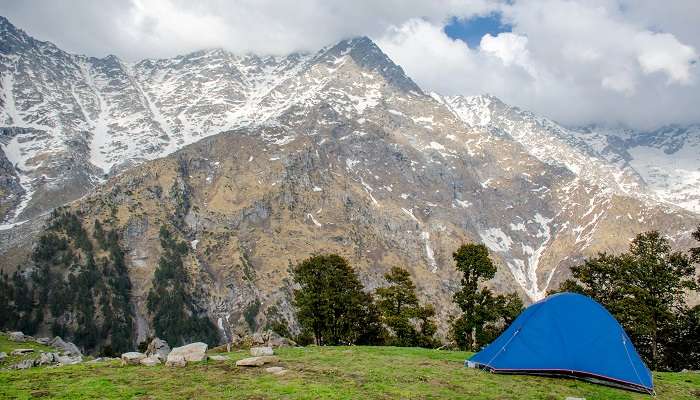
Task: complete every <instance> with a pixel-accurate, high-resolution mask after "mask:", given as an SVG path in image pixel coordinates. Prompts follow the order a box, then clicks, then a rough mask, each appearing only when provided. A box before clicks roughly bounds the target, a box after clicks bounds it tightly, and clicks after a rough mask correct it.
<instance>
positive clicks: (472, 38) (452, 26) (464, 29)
mask: <svg viewBox="0 0 700 400" xmlns="http://www.w3.org/2000/svg"><path fill="white" fill-rule="evenodd" d="M444 31H445V34H447V36H449V37H451V38H452V39H460V40H462V41H464V42H466V43H467V44H468V45H469V47H471V48H476V47H478V46H479V42H480V41H481V38H482V37H483V36H484V35H485V34H487V33H490V34H491V35H493V36H496V35H498V34H499V33H501V32H510V31H511V27H510V26H509V25H507V24H503V23H502V21H501V15H500V14H498V13H493V14H489V15H487V16H484V17H473V18H469V19H460V18H455V17H453V18H452V19H450V21H449V22H448V23H447V25H445V28H444Z"/></svg>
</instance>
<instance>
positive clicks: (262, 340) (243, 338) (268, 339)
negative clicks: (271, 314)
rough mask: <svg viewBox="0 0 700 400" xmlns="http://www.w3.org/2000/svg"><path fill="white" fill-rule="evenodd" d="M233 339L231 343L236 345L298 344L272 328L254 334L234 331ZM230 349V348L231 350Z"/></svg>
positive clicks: (283, 345)
mask: <svg viewBox="0 0 700 400" xmlns="http://www.w3.org/2000/svg"><path fill="white" fill-rule="evenodd" d="M232 335H233V337H232V339H231V342H230V343H229V346H230V345H233V346H234V347H238V348H247V347H273V348H276V347H291V346H296V342H294V341H293V340H290V339H287V338H285V337H282V336H280V335H278V334H277V333H275V332H274V331H272V330H267V331H265V332H261V333H255V334H253V335H252V336H251V335H249V334H246V333H244V332H232ZM229 351H230V350H229Z"/></svg>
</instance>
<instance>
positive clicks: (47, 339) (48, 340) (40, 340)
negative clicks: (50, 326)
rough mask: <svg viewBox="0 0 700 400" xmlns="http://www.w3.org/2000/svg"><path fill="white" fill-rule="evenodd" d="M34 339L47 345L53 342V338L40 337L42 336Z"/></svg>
mask: <svg viewBox="0 0 700 400" xmlns="http://www.w3.org/2000/svg"><path fill="white" fill-rule="evenodd" d="M34 341H35V342H37V343H39V344H43V345H45V346H48V344H49V343H51V338H47V337H40V338H36V339H35V340H34Z"/></svg>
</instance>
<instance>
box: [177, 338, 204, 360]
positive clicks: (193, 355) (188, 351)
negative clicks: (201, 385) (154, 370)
mask: <svg viewBox="0 0 700 400" xmlns="http://www.w3.org/2000/svg"><path fill="white" fill-rule="evenodd" d="M207 347H208V346H207V344H206V343H202V342H196V343H190V344H187V345H184V346H181V347H176V348H174V349H173V350H172V351H171V352H170V354H168V357H170V355H176V356H182V357H183V358H184V359H185V361H203V360H205V359H206V358H207V355H206V352H207Z"/></svg>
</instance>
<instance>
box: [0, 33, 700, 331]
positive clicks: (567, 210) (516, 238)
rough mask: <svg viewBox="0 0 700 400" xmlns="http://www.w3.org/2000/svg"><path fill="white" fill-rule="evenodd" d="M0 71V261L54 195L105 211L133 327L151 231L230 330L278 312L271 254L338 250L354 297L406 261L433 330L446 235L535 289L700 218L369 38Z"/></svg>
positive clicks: (23, 243) (635, 177) (24, 63)
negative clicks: (355, 281) (124, 272)
mask: <svg viewBox="0 0 700 400" xmlns="http://www.w3.org/2000/svg"><path fill="white" fill-rule="evenodd" d="M353 52H354V53H353ZM34 57H38V58H37V59H34ZM358 60H359V61H358ZM51 71H53V72H51ZM44 72H46V73H44ZM0 76H2V81H0V82H2V93H3V97H2V101H3V102H2V111H3V114H2V115H4V118H3V122H4V124H5V125H7V124H8V123H10V124H11V126H10V127H6V128H3V129H2V130H1V131H0V133H2V135H0V142H1V143H2V145H1V146H0V150H2V151H3V154H4V155H5V157H4V158H2V157H0V162H2V163H0V174H2V175H0V183H3V182H6V183H3V184H2V187H1V189H2V192H0V196H2V198H3V207H4V206H5V205H6V204H9V205H10V206H9V207H7V209H6V210H5V211H4V213H5V214H4V216H5V218H4V219H5V222H6V225H5V226H4V227H3V228H4V229H2V230H0V239H2V240H0V242H2V245H0V254H3V255H4V256H5V258H4V260H5V261H4V262H3V265H0V267H2V268H1V269H3V270H11V269H13V268H16V267H17V265H21V264H23V263H26V258H22V257H26V255H27V254H28V253H29V251H30V250H31V241H32V238H34V237H36V234H38V232H39V231H40V230H41V225H42V221H41V218H45V217H42V216H44V215H45V214H46V212H47V211H48V210H51V209H52V208H54V207H57V206H62V205H65V204H68V206H69V208H70V209H71V210H74V211H76V212H78V213H79V214H80V215H81V218H82V219H83V222H84V224H85V225H86V226H91V225H90V224H91V223H92V222H94V221H95V220H101V221H107V220H109V221H112V222H111V223H112V224H113V228H114V229H117V231H119V232H121V233H122V235H123V239H122V242H123V245H124V247H125V249H126V252H125V257H126V259H127V261H128V263H127V264H128V266H129V274H130V276H131V279H132V281H133V284H134V289H133V299H132V300H133V303H134V308H135V310H136V311H137V321H138V323H137V326H138V337H139V338H140V339H143V338H145V337H147V336H148V334H149V333H150V332H151V327H150V325H149V315H148V312H147V310H146V306H145V296H146V293H147V292H148V289H149V288H150V285H151V278H152V275H153V270H154V267H155V265H157V261H158V257H159V255H160V251H161V250H160V249H159V247H158V230H159V228H160V226H165V227H168V228H171V229H172V230H173V231H174V232H176V234H177V235H178V237H180V238H181V239H182V240H186V241H187V242H188V243H190V247H191V250H190V251H191V254H190V256H189V257H188V258H187V260H186V265H187V270H188V271H189V273H191V274H192V275H193V277H194V278H195V279H193V280H192V281H193V282H195V287H194V288H193V291H194V293H196V296H195V297H196V300H197V301H198V304H199V305H200V306H201V308H202V309H203V310H206V312H207V314H208V315H209V317H210V318H211V319H212V321H216V322H217V325H218V326H219V328H220V330H221V333H222V335H224V336H226V337H231V335H232V334H233V333H234V331H236V330H237V329H242V327H245V326H246V325H245V321H244V319H243V318H242V315H243V312H244V310H246V309H247V308H248V307H250V305H251V304H252V303H253V302H254V301H255V300H256V299H257V300H260V301H261V303H262V306H261V310H260V313H259V315H258V316H257V318H258V319H259V320H260V322H261V323H263V322H264V321H265V319H266V318H267V317H266V315H265V313H266V312H267V311H269V310H271V307H272V306H275V307H276V308H277V309H278V310H279V311H280V312H281V313H282V314H283V315H284V319H285V320H286V321H287V322H288V323H289V324H290V326H292V327H294V326H296V325H295V320H294V316H293V308H292V306H291V298H290V293H291V292H290V291H289V288H290V287H291V286H290V285H291V283H290V282H289V275H288V271H287V267H288V266H289V264H290V263H294V262H297V261H300V260H301V259H302V258H303V257H305V256H308V255H311V254H314V253H318V252H327V251H334V252H338V253H339V254H342V255H344V256H346V257H347V258H348V259H349V260H350V261H351V263H352V264H353V265H354V266H356V268H357V269H358V272H359V273H360V278H361V280H362V281H363V283H364V284H365V286H366V287H367V288H368V289H369V290H371V289H374V288H376V287H377V286H379V285H381V283H382V279H383V278H382V275H383V273H384V271H386V270H388V268H390V267H391V266H394V265H403V266H406V267H407V268H408V269H409V271H410V272H411V274H412V276H413V277H414V278H416V279H415V280H416V282H417V285H418V287H419V289H420V295H421V297H422V298H423V299H424V300H429V301H431V302H432V303H434V304H436V310H437V312H438V316H439V320H440V329H441V332H442V333H443V334H444V333H445V331H446V325H447V321H448V320H449V317H450V315H451V314H452V312H453V311H454V305H453V304H452V299H451V297H452V293H453V292H454V290H455V288H456V285H457V284H458V282H459V277H458V276H457V275H456V272H455V271H454V268H453V267H452V263H451V258H450V254H451V252H452V251H454V250H455V249H456V247H457V246H458V245H459V244H461V243H463V242H473V241H475V242H483V243H485V244H486V245H487V246H488V247H489V249H490V251H491V253H492V255H493V257H494V258H495V259H496V261H497V264H498V265H499V268H498V272H497V277H496V279H495V280H494V281H493V282H491V283H490V285H491V286H492V287H493V288H494V289H495V290H497V291H499V292H503V291H513V290H515V291H518V292H519V293H520V294H521V296H522V297H524V298H526V299H527V300H529V301H535V300H538V299H540V298H542V297H543V296H544V295H545V294H546V292H547V291H548V290H550V289H552V288H554V287H556V285H557V284H558V283H559V282H561V281H562V280H563V279H565V278H566V277H568V276H569V275H568V274H569V272H568V269H569V267H571V266H572V265H576V264H577V263H579V262H581V260H582V259H583V258H585V257H587V256H590V255H594V254H595V253H597V252H598V251H619V250H623V249H626V247H627V244H628V239H629V238H631V237H632V236H634V235H635V234H636V233H638V232H640V231H643V230H648V229H659V230H661V231H663V232H665V233H666V234H667V235H669V236H670V237H671V239H672V240H673V241H674V244H675V245H676V246H679V247H682V246H684V245H685V243H687V241H688V234H689V232H690V231H691V230H692V229H694V228H695V227H696V226H697V225H698V223H700V217H699V216H698V215H697V214H696V213H693V212H691V211H688V210H686V209H683V208H678V207H668V206H667V205H666V204H665V203H661V202H659V201H657V200H656V199H655V198H654V197H653V196H651V195H648V194H647V193H646V192H645V193H641V192H642V190H641V189H640V190H637V188H643V185H644V181H643V178H642V177H641V175H640V174H638V173H635V171H633V170H623V169H615V166H614V164H613V163H612V161H610V160H611V159H612V158H611V159H607V158H605V157H603V156H601V155H600V154H598V153H599V152H598V151H597V150H596V151H595V152H594V153H595V154H593V153H591V151H593V150H595V147H593V145H592V143H593V142H592V141H591V140H585V138H580V137H577V136H576V135H575V134H573V133H572V131H571V130H569V129H566V128H563V127H561V126H559V125H557V124H556V123H554V122H553V121H549V120H547V119H544V118H542V117H537V116H535V115H534V114H531V113H527V112H523V111H518V110H516V109H515V108H514V107H510V106H507V105H505V104H504V103H502V102H500V100H499V101H498V102H496V100H497V99H495V98H493V97H488V96H485V97H480V98H473V100H474V101H475V104H470V103H469V101H467V100H465V98H462V100H465V101H464V102H462V101H460V99H459V98H446V97H442V96H439V95H433V96H431V95H429V94H427V93H425V92H423V91H422V90H421V89H420V88H419V87H418V86H417V85H416V84H415V83H414V82H413V81H412V80H411V79H410V78H409V77H408V76H407V75H406V74H405V73H404V72H403V70H402V69H401V67H399V66H397V65H396V64H394V63H393V62H391V60H390V59H389V58H388V57H387V56H386V55H385V54H384V53H382V52H381V49H379V48H378V47H377V46H376V45H374V44H373V43H372V42H371V40H370V39H366V38H365V39H362V38H360V39H350V40H347V41H341V42H339V43H338V44H336V45H331V46H328V47H326V48H324V49H322V50H320V51H319V52H317V53H314V54H306V55H303V54H293V55H288V56H279V57H267V58H265V57H257V56H251V55H248V56H236V55H232V54H230V53H227V52H225V51H222V50H216V49H214V50H206V51H201V52H194V53H190V54H189V55H185V56H180V57H175V58H173V59H163V60H143V61H140V62H138V63H134V64H125V63H123V62H121V61H119V60H118V58H116V57H106V58H104V59H95V58H88V57H84V56H72V55H68V54H67V53H65V52H63V53H60V52H59V53H51V54H48V55H47V54H44V53H42V52H41V51H39V50H37V49H36V48H30V49H29V50H27V51H26V52H24V53H21V54H20V55H16V54H15V53H11V54H10V53H7V52H0ZM10 76H11V78H10ZM18 88H19V89H18ZM416 89H417V90H416ZM17 94H19V95H17ZM10 103H12V104H14V106H13V107H14V108H13V107H8V104H10ZM17 107H19V108H17ZM8 116H10V117H11V116H18V117H19V118H17V119H14V118H8ZM15 121H19V122H20V126H17V123H16V122H15ZM618 153H619V152H618ZM616 154H617V153H616ZM611 157H612V156H611ZM8 165H13V166H15V168H10V167H8ZM2 166H5V167H2ZM615 171H617V172H615ZM614 173H619V174H620V176H619V177H615V176H613V177H611V176H610V175H611V174H614ZM18 185H19V187H21V188H22V189H23V190H24V192H22V193H20V191H19V189H18ZM28 193H29V194H31V196H30V195H27V194H28ZM6 199H7V200H6ZM27 199H28V200H27ZM22 202H25V203H24V204H22ZM18 209H19V212H18ZM0 211H3V209H2V208H0ZM8 216H9V218H8ZM23 219H27V220H29V222H27V223H26V224H23V225H19V226H15V225H13V224H15V223H17V222H21V221H22V220H23ZM28 268H29V270H31V265H30V266H29V267H28ZM255 276H257V277H258V278H256V277H255Z"/></svg>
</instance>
